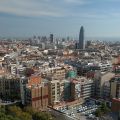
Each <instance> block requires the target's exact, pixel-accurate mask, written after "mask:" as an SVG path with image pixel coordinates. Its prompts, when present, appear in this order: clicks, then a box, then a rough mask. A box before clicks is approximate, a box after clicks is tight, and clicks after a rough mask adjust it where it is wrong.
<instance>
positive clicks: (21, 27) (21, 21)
mask: <svg viewBox="0 0 120 120" xmlns="http://www.w3.org/2000/svg"><path fill="white" fill-rule="evenodd" d="M28 3H29V4H28ZM119 3H120V1H119V0H101V1H95V0H91V1H88V0H61V1H57V2H56V1H55V0H40V1H38V0H34V1H33V0H29V1H28V0H21V1H18V0H11V1H9V0H1V1H0V26H1V29H0V36H1V37H9V36H10V37H29V36H33V35H49V34H51V33H53V34H54V35H55V36H58V37H61V36H62V37H67V36H70V37H73V38H76V37H77V38H78V36H79V27H80V26H81V25H83V26H84V27H85V29H86V37H103V38H104V37H113V38H114V37H116V38H120V35H119V30H120V24H119V21H120V17H119V13H120V8H119Z"/></svg>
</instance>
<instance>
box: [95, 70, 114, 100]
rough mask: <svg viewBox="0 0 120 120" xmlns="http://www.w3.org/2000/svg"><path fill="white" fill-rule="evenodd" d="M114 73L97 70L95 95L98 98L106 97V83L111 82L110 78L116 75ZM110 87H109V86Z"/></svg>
mask: <svg viewBox="0 0 120 120" xmlns="http://www.w3.org/2000/svg"><path fill="white" fill-rule="evenodd" d="M114 75H115V74H114V73H112V72H107V73H104V74H102V73H101V72H100V71H98V72H96V74H95V77H94V80H95V96H96V97H98V98H104V93H105V89H104V88H105V84H106V83H107V82H110V80H111V79H112V78H113V77H114ZM108 87H109V86H108ZM108 89H109V88H108ZM106 90H107V88H106Z"/></svg>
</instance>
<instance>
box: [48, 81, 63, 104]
mask: <svg viewBox="0 0 120 120" xmlns="http://www.w3.org/2000/svg"><path fill="white" fill-rule="evenodd" d="M64 82H65V81H64V80H61V81H59V80H52V81H49V105H55V104H58V103H59V102H60V101H62V100H64V99H63V97H64Z"/></svg>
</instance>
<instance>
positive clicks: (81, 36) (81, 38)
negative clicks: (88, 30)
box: [78, 26, 84, 49]
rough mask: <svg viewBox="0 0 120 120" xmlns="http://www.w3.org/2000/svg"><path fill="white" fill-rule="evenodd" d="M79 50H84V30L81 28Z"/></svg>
mask: <svg viewBox="0 0 120 120" xmlns="http://www.w3.org/2000/svg"><path fill="white" fill-rule="evenodd" d="M78 47H79V49H84V28H83V26H81V28H80V33H79V46H78Z"/></svg>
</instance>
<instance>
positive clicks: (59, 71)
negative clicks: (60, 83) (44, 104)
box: [42, 67, 66, 80]
mask: <svg viewBox="0 0 120 120" xmlns="http://www.w3.org/2000/svg"><path fill="white" fill-rule="evenodd" d="M42 74H43V76H44V77H47V78H48V79H50V80H63V79H65V75H66V74H65V68H63V67H53V68H47V69H45V70H44V71H42Z"/></svg>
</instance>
